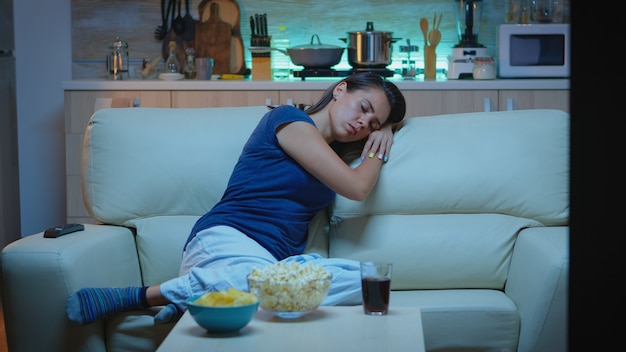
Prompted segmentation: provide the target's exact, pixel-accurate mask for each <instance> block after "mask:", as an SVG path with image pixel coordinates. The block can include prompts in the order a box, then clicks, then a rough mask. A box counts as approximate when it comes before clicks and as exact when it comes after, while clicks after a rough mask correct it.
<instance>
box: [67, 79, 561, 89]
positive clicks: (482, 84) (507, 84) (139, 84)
mask: <svg viewBox="0 0 626 352" xmlns="http://www.w3.org/2000/svg"><path fill="white" fill-rule="evenodd" d="M339 79H341V77H330V78H307V79H306V80H304V81H303V80H302V79H300V78H291V79H289V80H284V81H260V80H257V81H254V80H250V79H240V80H210V81H196V80H180V81H163V80H126V81H113V80H102V79H93V80H91V79H80V80H72V81H64V82H62V87H63V89H64V90H177V91H180V90H200V91H202V90H244V91H254V90H260V91H262V90H324V89H326V88H328V86H330V84H331V83H332V82H336V81H337V80H339ZM389 80H390V81H392V82H394V83H395V84H396V85H397V86H398V88H400V89H402V90H506V89H569V86H570V81H569V79H495V80H472V79H463V80H447V79H445V78H443V79H440V80H437V81H424V80H421V79H416V80H404V79H402V78H395V77H392V78H389Z"/></svg>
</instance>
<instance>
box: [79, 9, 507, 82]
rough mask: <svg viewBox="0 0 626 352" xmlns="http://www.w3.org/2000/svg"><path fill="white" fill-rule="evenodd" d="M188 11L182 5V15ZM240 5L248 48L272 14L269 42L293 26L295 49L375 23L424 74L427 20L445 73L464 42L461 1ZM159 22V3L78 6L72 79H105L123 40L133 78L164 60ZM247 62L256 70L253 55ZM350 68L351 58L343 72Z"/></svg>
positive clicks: (492, 31)
mask: <svg viewBox="0 0 626 352" xmlns="http://www.w3.org/2000/svg"><path fill="white" fill-rule="evenodd" d="M201 1H203V0H190V3H191V6H190V7H191V14H192V16H193V17H194V18H196V19H198V5H199V4H200V3H201ZM204 1H207V0H204ZM456 3H458V0H457V1H456ZM184 4H185V1H184V0H183V11H182V12H183V16H184V14H185V5H184ZM237 4H238V5H239V8H240V13H241V33H242V39H243V42H244V45H247V44H248V43H249V40H250V26H249V22H248V18H249V16H250V15H254V14H255V13H266V14H267V18H268V27H269V32H270V35H271V34H272V32H274V31H276V30H277V29H278V26H279V25H284V26H286V27H287V31H288V34H289V37H290V39H291V45H292V46H295V45H301V44H307V43H309V42H310V40H311V36H312V35H313V34H318V35H319V37H320V39H321V41H322V43H324V44H332V45H338V46H344V47H345V46H346V43H345V42H343V41H341V40H340V38H347V37H348V34H347V33H348V32H353V31H362V30H365V25H366V22H367V21H373V22H374V26H375V30H378V31H387V32H392V33H393V38H401V39H399V40H398V41H397V42H396V43H395V44H394V49H393V50H394V55H393V56H394V58H395V56H396V53H398V52H399V50H397V49H396V48H397V46H399V45H401V44H402V45H405V44H406V40H407V39H409V40H410V41H411V44H417V45H418V46H419V52H418V54H417V59H418V67H420V65H421V67H423V63H422V62H421V60H423V56H422V51H423V50H422V48H423V44H424V43H423V39H422V34H421V31H420V28H419V20H420V18H421V17H426V18H427V19H429V21H430V22H432V18H433V15H434V13H435V12H436V13H437V14H442V16H443V20H442V23H441V27H440V30H441V32H442V39H441V43H440V44H439V46H438V48H437V56H438V67H447V56H448V55H450V54H451V53H452V47H453V46H454V45H455V44H457V43H458V42H459V37H458V34H457V30H456V22H455V19H454V12H453V9H454V7H455V0H386V1H383V0H332V1H331V0H317V1H314V0H262V1H260V0H237ZM503 7H504V0H484V1H483V10H484V11H483V16H482V22H481V24H480V35H479V38H478V41H479V43H481V44H483V45H485V46H486V47H487V50H488V52H489V54H490V55H495V50H496V47H495V45H496V28H497V26H498V25H499V24H501V23H503V19H504V10H503ZM160 23H161V14H160V1H159V0H72V58H73V70H72V73H73V78H74V79H79V78H94V77H106V69H105V57H106V54H107V53H108V51H109V49H108V46H109V45H110V44H111V43H112V42H113V40H114V39H115V37H116V36H120V37H121V38H122V39H123V40H126V41H127V42H128V44H129V56H130V59H131V71H133V69H134V68H135V67H137V68H138V67H139V65H140V64H141V59H142V58H144V57H155V56H158V55H160V54H161V52H162V42H161V41H158V40H156V39H155V38H154V31H155V29H156V27H157V26H158V25H159V24H160ZM245 55H246V57H245V59H246V62H247V67H250V53H249V52H248V51H247V50H246V53H245ZM394 62H395V61H394ZM349 67H350V66H349V65H348V63H347V55H346V54H345V53H344V56H343V58H342V62H341V63H340V64H339V65H337V66H336V68H349Z"/></svg>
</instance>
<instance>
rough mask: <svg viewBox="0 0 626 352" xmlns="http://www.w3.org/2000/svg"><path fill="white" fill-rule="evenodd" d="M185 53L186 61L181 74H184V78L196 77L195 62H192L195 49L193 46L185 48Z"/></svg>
mask: <svg viewBox="0 0 626 352" xmlns="http://www.w3.org/2000/svg"><path fill="white" fill-rule="evenodd" d="M185 53H186V54H187V63H186V64H185V68H184V69H183V74H184V75H185V79H196V75H197V73H198V72H197V70H196V64H195V63H194V54H195V50H193V48H187V50H185Z"/></svg>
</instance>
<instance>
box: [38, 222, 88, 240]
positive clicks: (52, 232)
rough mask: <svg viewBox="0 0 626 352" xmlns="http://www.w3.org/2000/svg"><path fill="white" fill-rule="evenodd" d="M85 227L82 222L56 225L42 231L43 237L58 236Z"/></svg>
mask: <svg viewBox="0 0 626 352" xmlns="http://www.w3.org/2000/svg"><path fill="white" fill-rule="evenodd" d="M84 229H85V225H83V224H65V225H60V226H57V227H51V228H49V229H46V231H45V232H44V233H43V237H46V238H57V237H59V236H63V235H67V234H68V233H72V232H76V231H82V230H84Z"/></svg>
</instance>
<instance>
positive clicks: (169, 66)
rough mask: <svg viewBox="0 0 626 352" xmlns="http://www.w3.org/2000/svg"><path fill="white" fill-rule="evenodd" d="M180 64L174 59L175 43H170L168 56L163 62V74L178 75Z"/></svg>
mask: <svg viewBox="0 0 626 352" xmlns="http://www.w3.org/2000/svg"><path fill="white" fill-rule="evenodd" d="M180 71H181V69H180V62H178V58H177V57H176V42H175V41H173V40H172V41H170V54H169V56H168V57H167V60H166V61H165V72H167V73H180Z"/></svg>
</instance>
